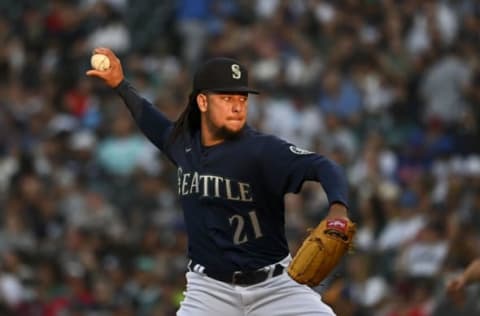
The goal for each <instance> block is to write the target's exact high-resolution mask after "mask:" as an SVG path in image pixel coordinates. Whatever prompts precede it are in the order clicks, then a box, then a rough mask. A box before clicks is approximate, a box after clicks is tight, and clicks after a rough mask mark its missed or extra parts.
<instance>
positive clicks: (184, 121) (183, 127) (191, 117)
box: [170, 91, 200, 142]
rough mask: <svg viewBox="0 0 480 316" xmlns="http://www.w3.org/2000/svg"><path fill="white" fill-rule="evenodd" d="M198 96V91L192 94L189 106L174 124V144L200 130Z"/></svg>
mask: <svg viewBox="0 0 480 316" xmlns="http://www.w3.org/2000/svg"><path fill="white" fill-rule="evenodd" d="M197 95H198V92H197V91H193V92H192V93H190V96H189V97H188V104H187V106H186V107H185V109H184V110H183V112H182V113H181V114H180V116H179V117H178V119H177V120H176V121H175V123H174V126H173V132H172V134H171V135H172V136H171V139H170V141H171V142H174V141H175V140H176V139H177V138H178V137H179V136H181V135H185V134H193V133H194V132H195V131H197V130H199V129H200V110H199V109H198V105H197Z"/></svg>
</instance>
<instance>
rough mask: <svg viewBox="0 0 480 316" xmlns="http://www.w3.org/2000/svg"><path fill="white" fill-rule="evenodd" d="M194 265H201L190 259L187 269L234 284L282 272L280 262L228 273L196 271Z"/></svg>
mask: <svg viewBox="0 0 480 316" xmlns="http://www.w3.org/2000/svg"><path fill="white" fill-rule="evenodd" d="M195 266H201V265H199V264H197V263H196V262H195V261H193V260H190V262H189V264H188V271H196V272H200V273H203V274H205V275H206V276H208V277H210V278H212V279H215V280H218V281H222V282H225V283H230V284H236V285H253V284H257V283H260V282H263V281H265V280H267V279H269V278H272V277H275V276H277V275H280V274H282V273H283V270H284V267H283V266H282V265H280V264H276V265H274V266H270V267H267V268H261V269H258V270H253V271H234V272H230V273H225V272H223V273H222V272H215V271H210V270H208V269H205V268H204V269H200V270H199V271H197V270H198V269H195ZM272 269H273V271H272Z"/></svg>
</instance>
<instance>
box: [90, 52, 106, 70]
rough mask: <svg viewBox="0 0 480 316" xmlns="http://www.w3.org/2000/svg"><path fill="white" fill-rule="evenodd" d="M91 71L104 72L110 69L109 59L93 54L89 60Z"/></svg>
mask: <svg viewBox="0 0 480 316" xmlns="http://www.w3.org/2000/svg"><path fill="white" fill-rule="evenodd" d="M90 63H91V64H92V67H93V69H96V70H100V71H105V70H107V69H108V68H110V59H108V57H107V56H106V55H103V54H94V55H92V58H91V59H90Z"/></svg>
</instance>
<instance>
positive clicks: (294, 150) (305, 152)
mask: <svg viewBox="0 0 480 316" xmlns="http://www.w3.org/2000/svg"><path fill="white" fill-rule="evenodd" d="M289 148H290V151H291V152H292V153H294V154H297V155H309V154H313V152H311V151H308V150H306V149H302V148H298V147H297V146H293V145H292V146H290V147H289Z"/></svg>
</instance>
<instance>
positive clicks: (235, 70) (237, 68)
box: [232, 64, 242, 79]
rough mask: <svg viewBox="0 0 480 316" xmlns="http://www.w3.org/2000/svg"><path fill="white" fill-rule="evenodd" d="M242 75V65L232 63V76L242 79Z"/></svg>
mask: <svg viewBox="0 0 480 316" xmlns="http://www.w3.org/2000/svg"><path fill="white" fill-rule="evenodd" d="M241 77H242V72H241V71H240V65H238V64H232V78H233V79H240V78H241Z"/></svg>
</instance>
